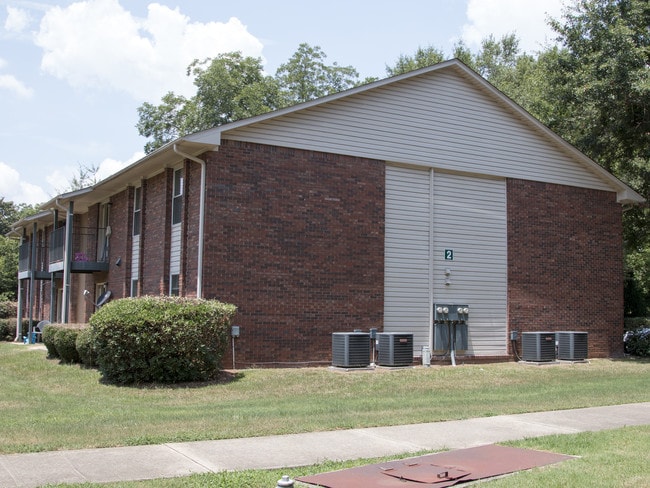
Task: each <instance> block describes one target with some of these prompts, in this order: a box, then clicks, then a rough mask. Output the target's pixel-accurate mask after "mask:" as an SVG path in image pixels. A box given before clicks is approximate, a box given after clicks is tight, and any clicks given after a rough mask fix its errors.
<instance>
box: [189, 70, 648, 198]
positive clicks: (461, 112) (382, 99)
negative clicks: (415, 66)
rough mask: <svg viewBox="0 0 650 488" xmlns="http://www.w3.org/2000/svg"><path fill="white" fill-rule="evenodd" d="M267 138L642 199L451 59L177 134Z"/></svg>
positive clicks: (200, 139)
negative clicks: (192, 132) (192, 131)
mask: <svg viewBox="0 0 650 488" xmlns="http://www.w3.org/2000/svg"><path fill="white" fill-rule="evenodd" d="M222 139H233V140H243V141H251V142H259V143H264V144H275V145H279V146H287V147H294V148H301V149H308V150H320V151H324V152H336V153H341V154H347V155H351V156H361V157H370V158H375V159H380V160H386V161H388V162H394V163H401V164H414V165H423V166H430V167H435V168H438V169H441V170H447V171H458V172H466V173H474V174H484V175H489V176H496V177H513V178H521V179H532V180H539V181H547V182H552V183H558V184H567V185H570V186H584V187H589V188H596V189H603V190H608V191H615V192H616V193H617V198H618V201H619V202H621V203H640V202H642V201H644V199H643V198H642V197H641V196H640V195H639V194H638V193H636V192H635V191H634V190H632V189H631V188H630V187H629V186H627V185H626V184H624V183H623V182H621V181H620V180H618V179H617V178H616V177H614V176H613V175H612V174H611V173H609V172H608V171H606V170H605V169H604V168H602V167H601V166H600V165H598V164H597V163H596V162H594V161H593V160H591V159H590V158H588V157H587V156H586V155H585V154H583V153H582V152H580V151H579V150H578V149H576V148H575V147H574V146H572V145H571V144H569V143H568V142H566V141H565V140H564V139H562V138H561V137H559V136H558V135H557V134H555V133H554V132H553V131H551V130H550V129H549V128H548V127H546V126H545V125H544V124H542V123H541V122H539V121H538V120H537V119H535V118H534V117H533V116H532V115H530V114H529V113H528V112H527V111H526V110H524V109H523V108H522V107H520V106H519V105H518V104H516V103H515V102H514V101H512V100H511V99H510V98H508V97H507V96H505V95H504V94H503V93H501V92H500V91H499V90H497V89H496V88H495V87H494V86H492V85H491V84H490V83H488V82H487V81H486V80H485V79H483V78H482V77H481V76H479V75H478V74H477V73H475V72H474V71H473V70H471V69H470V68H468V67H467V66H466V65H465V64H463V63H462V62H460V61H458V60H450V61H446V62H443V63H440V64H437V65H434V66H430V67H427V68H422V69H419V70H415V71H411V72H409V73H405V74H402V75H398V76H395V77H392V78H386V79H383V80H379V81H376V82H374V83H369V84H367V85H363V86H359V87H356V88H352V89H349V90H346V91H344V92H340V93H335V94H333V95H329V96H326V97H323V98H319V99H316V100H311V101H308V102H304V103H301V104H298V105H294V106H292V107H287V108H284V109H281V110H277V111H274V112H269V113H266V114H262V115H259V116H256V117H252V118H249V119H244V120H239V121H236V122H232V123H230V124H225V125H222V126H219V127H214V128H212V129H208V130H205V131H201V132H198V133H195V134H191V135H189V136H186V137H184V138H182V140H184V141H188V142H194V143H211V144H215V145H218V144H221V141H222Z"/></svg>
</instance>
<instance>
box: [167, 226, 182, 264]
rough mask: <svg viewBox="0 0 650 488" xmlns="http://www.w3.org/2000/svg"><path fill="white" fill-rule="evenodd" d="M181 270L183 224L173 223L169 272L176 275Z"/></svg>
mask: <svg viewBox="0 0 650 488" xmlns="http://www.w3.org/2000/svg"><path fill="white" fill-rule="evenodd" d="M180 272H181V224H175V225H172V230H171V240H170V253H169V274H170V275H175V274H180Z"/></svg>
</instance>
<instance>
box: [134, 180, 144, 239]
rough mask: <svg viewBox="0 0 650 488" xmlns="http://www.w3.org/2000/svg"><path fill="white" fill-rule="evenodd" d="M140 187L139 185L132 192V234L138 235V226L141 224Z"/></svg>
mask: <svg viewBox="0 0 650 488" xmlns="http://www.w3.org/2000/svg"><path fill="white" fill-rule="evenodd" d="M141 210H142V187H141V186H139V187H137V188H136V189H135V191H134V192H133V235H134V236H139V235H140V226H141V225H142V220H141V219H142V215H141V214H142V212H141Z"/></svg>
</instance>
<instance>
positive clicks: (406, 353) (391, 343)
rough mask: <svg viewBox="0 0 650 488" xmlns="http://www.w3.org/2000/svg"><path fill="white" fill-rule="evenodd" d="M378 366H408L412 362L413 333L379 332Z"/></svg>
mask: <svg viewBox="0 0 650 488" xmlns="http://www.w3.org/2000/svg"><path fill="white" fill-rule="evenodd" d="M377 341H378V343H377V350H378V357H377V364H378V365H379V366H392V367H395V366H410V365H411V364H413V334H404V333H401V332H381V333H379V334H377Z"/></svg>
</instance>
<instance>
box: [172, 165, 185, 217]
mask: <svg viewBox="0 0 650 488" xmlns="http://www.w3.org/2000/svg"><path fill="white" fill-rule="evenodd" d="M182 214H183V170H182V169H177V170H175V171H174V191H173V194H172V224H180V222H181V217H182Z"/></svg>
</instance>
